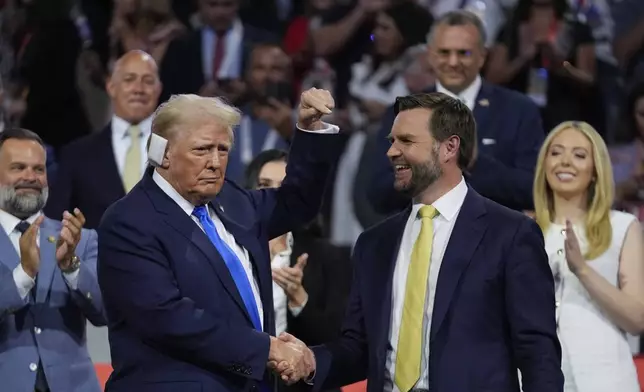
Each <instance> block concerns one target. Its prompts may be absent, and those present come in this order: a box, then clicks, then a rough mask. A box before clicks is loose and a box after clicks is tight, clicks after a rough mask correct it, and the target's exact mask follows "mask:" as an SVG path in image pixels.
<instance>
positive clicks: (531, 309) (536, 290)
mask: <svg viewBox="0 0 644 392" xmlns="http://www.w3.org/2000/svg"><path fill="white" fill-rule="evenodd" d="M506 260H507V261H506V271H505V272H506V273H505V276H506V282H505V286H506V294H505V303H506V309H507V312H508V314H507V316H508V322H509V325H510V333H511V343H512V350H513V353H514V358H516V361H517V363H518V367H519V370H520V371H521V376H522V384H523V390H524V391H525V392H563V383H564V378H563V373H562V372H561V346H560V345H559V339H558V338H557V325H556V318H555V292H554V279H553V277H552V272H551V271H550V267H549V265H548V256H547V254H546V252H545V246H544V240H543V235H542V234H541V230H540V229H539V227H538V226H537V224H536V223H535V222H534V221H532V220H531V219H529V218H525V219H524V220H523V222H522V223H521V225H520V227H519V229H518V230H517V233H516V235H515V237H514V241H513V244H512V248H511V249H510V252H509V254H508V257H507V259H506Z"/></svg>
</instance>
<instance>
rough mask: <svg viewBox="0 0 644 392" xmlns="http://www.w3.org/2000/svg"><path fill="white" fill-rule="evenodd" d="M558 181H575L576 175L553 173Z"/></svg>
mask: <svg viewBox="0 0 644 392" xmlns="http://www.w3.org/2000/svg"><path fill="white" fill-rule="evenodd" d="M555 176H557V179H559V181H572V180H574V179H575V177H576V175H574V174H572V173H555Z"/></svg>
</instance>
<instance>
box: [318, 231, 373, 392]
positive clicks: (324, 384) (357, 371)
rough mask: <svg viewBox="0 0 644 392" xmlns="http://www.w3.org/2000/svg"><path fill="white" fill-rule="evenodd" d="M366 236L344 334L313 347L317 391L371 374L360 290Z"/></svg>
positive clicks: (355, 260) (358, 246)
mask: <svg viewBox="0 0 644 392" xmlns="http://www.w3.org/2000/svg"><path fill="white" fill-rule="evenodd" d="M362 238H363V236H360V238H358V241H357V242H356V246H355V250H354V253H353V257H352V258H353V265H354V266H355V269H354V274H353V282H352V286H351V294H350V295H349V302H348V304H347V312H346V315H345V318H344V323H343V325H342V333H341V335H340V337H339V338H338V339H337V340H336V341H334V342H332V343H329V344H327V345H323V346H316V347H313V348H312V350H313V353H314V354H315V361H316V370H315V378H314V380H313V391H314V392H319V391H322V390H326V389H331V388H339V387H342V386H344V385H349V384H353V383H356V382H358V381H361V380H364V379H365V378H366V377H367V367H368V358H369V346H368V344H367V335H366V331H365V320H364V314H363V312H362V304H363V298H362V293H361V289H360V285H361V284H360V275H361V269H362V267H361V265H360V264H361V263H360V258H361V252H362V247H363V246H365V245H364V244H363V242H364V241H361V239H362Z"/></svg>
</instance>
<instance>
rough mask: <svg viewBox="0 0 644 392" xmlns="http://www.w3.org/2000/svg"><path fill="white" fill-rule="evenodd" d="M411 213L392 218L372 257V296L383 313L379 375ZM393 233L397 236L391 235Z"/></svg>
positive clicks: (382, 370) (383, 363)
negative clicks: (399, 256) (398, 268)
mask: <svg viewBox="0 0 644 392" xmlns="http://www.w3.org/2000/svg"><path fill="white" fill-rule="evenodd" d="M410 213H411V204H410V205H409V206H408V207H407V208H406V209H405V210H403V211H401V212H400V213H399V214H397V215H395V216H394V217H393V218H391V220H390V221H389V224H388V225H387V228H386V229H385V230H383V233H384V234H385V237H384V238H380V241H379V243H378V245H377V246H376V247H375V248H374V249H373V250H372V251H373V252H374V254H373V255H371V256H370V258H371V260H374V261H375V262H377V263H379V264H377V265H374V266H373V268H370V270H371V271H372V273H373V274H374V277H373V282H374V285H373V289H374V290H378V291H377V292H375V293H371V294H372V295H374V298H375V299H376V300H377V301H378V302H379V303H380V304H381V305H380V312H381V313H380V315H379V320H380V325H381V328H380V330H379V333H380V335H379V336H378V343H379V346H378V347H377V350H378V354H379V355H380V356H379V358H380V359H381V360H380V362H379V363H378V367H379V370H381V371H379V372H378V374H384V367H385V359H386V351H387V344H388V342H389V329H390V328H391V311H392V299H393V295H392V291H393V277H394V269H395V267H396V261H397V259H398V251H399V249H400V242H401V240H402V236H403V233H404V231H405V224H406V223H407V218H408V217H409V214H410ZM391 233H397V234H396V235H391ZM381 288H384V290H380V289H381ZM377 385H379V384H377Z"/></svg>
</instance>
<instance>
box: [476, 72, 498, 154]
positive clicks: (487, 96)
mask: <svg viewBox="0 0 644 392" xmlns="http://www.w3.org/2000/svg"><path fill="white" fill-rule="evenodd" d="M492 95H493V94H492V88H491V87H490V86H489V85H488V84H487V83H485V82H483V83H482V84H481V89H480V90H479V94H478V96H477V97H476V102H475V103H474V110H473V112H474V118H475V119H476V130H477V131H478V135H477V136H478V139H479V141H480V140H481V138H483V137H484V136H485V135H484V134H483V132H484V131H485V130H486V129H489V128H490V127H488V126H487V123H488V121H489V116H490V108H491V107H492V105H493V104H494V103H493V102H492Z"/></svg>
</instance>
